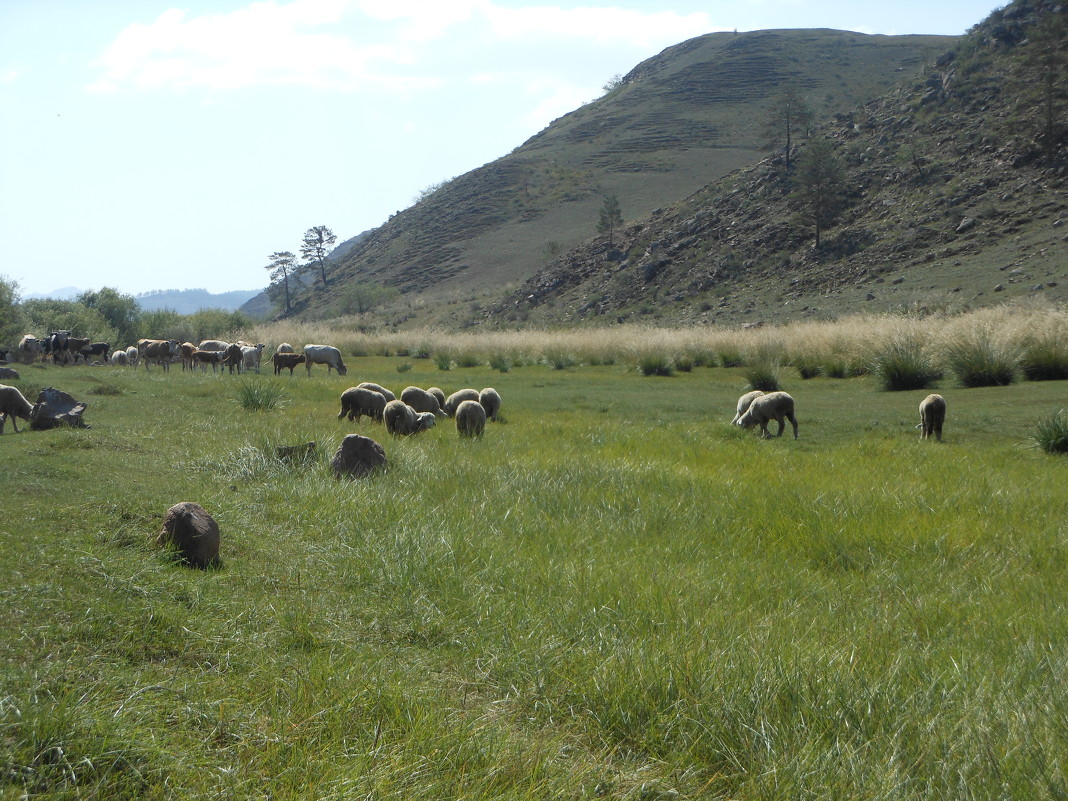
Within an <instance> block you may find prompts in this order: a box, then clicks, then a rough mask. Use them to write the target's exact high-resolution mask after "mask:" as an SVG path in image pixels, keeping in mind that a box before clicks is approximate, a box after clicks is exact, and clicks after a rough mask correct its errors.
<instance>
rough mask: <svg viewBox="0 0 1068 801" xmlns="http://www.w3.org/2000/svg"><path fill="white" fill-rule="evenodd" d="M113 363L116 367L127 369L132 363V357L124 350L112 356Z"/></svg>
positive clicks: (119, 350) (120, 349)
mask: <svg viewBox="0 0 1068 801" xmlns="http://www.w3.org/2000/svg"><path fill="white" fill-rule="evenodd" d="M111 363H112V364H113V365H115V366H116V367H125V366H126V365H127V364H129V363H130V356H129V354H127V353H126V351H124V350H123V349H122V348H119V349H118V350H116V351H115V352H114V353H112V354H111Z"/></svg>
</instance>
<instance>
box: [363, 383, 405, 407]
mask: <svg viewBox="0 0 1068 801" xmlns="http://www.w3.org/2000/svg"><path fill="white" fill-rule="evenodd" d="M356 386H358V387H359V388H360V389H369V390H371V391H372V392H377V393H378V394H379V395H381V396H382V397H383V398H385V399H386V401H387V402H388V401H391V400H396V399H397V396H396V395H394V394H393V393H392V392H390V391H389V390H388V389H386V388H385V387H384V386H382V385H381V384H376V383H374V382H373V381H361V382H360V383H359V384H357V385H356Z"/></svg>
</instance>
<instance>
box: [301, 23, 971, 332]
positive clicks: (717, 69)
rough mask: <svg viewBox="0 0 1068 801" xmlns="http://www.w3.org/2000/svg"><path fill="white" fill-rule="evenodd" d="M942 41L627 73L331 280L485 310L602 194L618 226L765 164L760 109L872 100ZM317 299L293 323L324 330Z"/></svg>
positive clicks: (727, 49)
mask: <svg viewBox="0 0 1068 801" xmlns="http://www.w3.org/2000/svg"><path fill="white" fill-rule="evenodd" d="M954 42H955V38H954V37H944V36H901V37H898V36H866V35H863V34H856V33H848V32H843V31H833V30H783V31H759V32H753V33H741V34H731V33H717V34H710V35H707V36H702V37H699V38H696V39H693V40H690V41H687V42H684V43H682V44H679V45H676V46H674V47H671V48H668V49H667V50H665V51H664V52H663V53H661V54H659V55H657V56H655V57H654V58H651V59H649V60H647V61H645V62H643V63H642V64H639V65H638V66H637V67H635V69H634V70H632V71H631V72H630V73H629V74H628V75H626V76H623V78H622V79H621V80H620V81H619V84H618V86H617V87H616V88H615V89H613V90H612V91H610V92H609V93H608V94H607V95H606V96H604V97H602V98H601V99H599V100H597V101H595V102H592V103H590V104H587V105H585V106H583V107H581V108H579V109H577V110H575V111H574V112H572V113H570V114H567V115H565V116H564V117H561V118H560V119H558V120H556V121H555V122H553V123H552V124H551V125H550V126H549V127H548V128H546V129H545V130H544V131H542V132H540V133H539V134H537V135H536V136H534V137H532V138H531V139H529V140H528V141H527V142H525V143H523V144H522V145H521V146H519V147H517V148H516V149H515V150H514V151H513V152H512V153H510V154H508V155H506V156H504V157H502V158H500V159H497V160H496V161H494V162H492V163H490V164H487V165H485V166H483V167H480V168H478V169H475V170H472V171H471V172H469V173H466V174H464V175H461V176H459V177H457V178H455V179H453V180H452V181H449V182H447V183H446V184H445V185H443V186H442V187H440V188H439V189H438V190H437V191H435V192H433V193H432V194H430V195H429V196H427V197H425V198H423V199H422V200H421V201H420V202H418V203H416V204H415V205H414V206H412V207H411V208H409V209H406V210H404V211H402V212H399V213H398V214H396V215H395V216H394V217H392V218H391V219H390V220H389V221H388V222H386V223H385V224H383V225H382V226H380V227H379V228H377V229H374V230H373V231H371V232H368V234H367V236H366V237H365V238H364V239H363V240H362V241H361V242H359V243H358V244H357V245H356V246H355V247H353V248H352V249H351V250H350V251H349V252H348V253H346V254H345V255H344V256H343V257H342V258H340V259H337V260H336V261H335V264H334V266H333V268H332V270H331V274H330V275H331V280H332V282H333V284H334V287H335V289H337V288H338V287H342V286H344V285H345V284H348V283H352V282H378V283H381V284H384V285H387V286H391V287H396V288H398V289H400V290H402V291H403V292H404V293H406V299H407V300H408V301H409V302H410V303H412V302H414V301H413V299H415V298H416V297H418V302H419V304H420V305H421V306H426V305H431V306H435V307H440V306H441V304H442V303H443V302H444V301H448V300H449V299H454V298H464V299H467V298H470V297H480V298H486V297H491V296H494V295H497V294H499V292H500V290H501V289H502V288H503V287H506V286H508V285H513V286H514V285H517V284H519V283H520V282H522V281H525V280H526V279H528V278H529V277H530V276H531V275H533V274H534V273H536V272H537V271H538V270H539V269H541V268H542V267H544V266H545V264H546V262H547V260H548V259H547V256H546V252H547V249H548V250H550V251H553V250H560V251H566V250H569V249H571V248H572V247H575V246H577V245H579V244H580V243H582V242H583V241H585V240H586V239H588V238H589V237H590V236H591V235H593V234H594V232H595V229H596V223H597V216H598V208H599V206H600V204H601V202H602V198H603V196H604V195H608V194H615V195H617V196H618V197H619V198H620V199H621V201H622V204H623V213H624V214H625V216H626V217H627V219H631V220H633V219H638V218H642V217H645V216H647V215H649V214H650V213H652V212H653V211H654V210H655V209H657V208H661V207H664V206H668V205H670V204H672V203H675V202H676V201H678V200H680V199H682V198H685V197H687V196H688V195H690V194H692V193H693V192H695V191H697V190H699V189H700V188H702V187H704V186H705V185H706V184H708V183H709V181H712V180H714V179H717V178H720V177H722V176H724V175H726V174H728V173H730V172H732V171H734V170H737V169H739V168H741V167H743V166H744V165H747V164H751V163H753V162H754V161H756V160H758V159H759V158H761V157H762V156H763V155H764V154H765V153H766V152H767V150H768V146H767V145H766V144H765V142H764V139H763V133H762V129H763V127H764V121H765V118H766V116H767V114H766V111H767V109H768V108H769V104H771V103H772V102H773V101H774V99H775V97H776V96H777V95H778V94H779V93H780V92H781V91H782V88H783V86H784V85H786V84H795V85H796V86H798V87H799V88H800V89H801V90H802V91H803V92H804V93H805V94H806V96H807V97H808V98H809V99H810V102H811V103H812V104H813V105H814V106H815V107H816V109H817V111H818V112H819V113H820V114H821V115H823V116H828V115H829V114H830V113H832V112H833V111H834V110H838V109H844V108H853V107H854V106H856V105H858V104H860V103H862V102H864V101H867V100H870V99H871V98H873V97H877V96H879V95H881V94H882V93H884V92H885V91H886V90H887V89H888V88H889V87H891V86H893V85H894V84H895V83H896V82H897V81H898V80H900V79H901V78H902V77H903V76H908V75H915V74H917V72H918V70H919V69H920V67H921V66H922V65H923V64H925V63H928V62H929V61H931V60H932V59H934V58H935V57H937V56H938V55H939V54H941V53H943V52H945V51H946V50H948V49H949V48H950V47H951V46H952V45H953V43H954ZM335 299H336V293H333V292H321V291H315V290H314V289H313V290H312V291H311V292H309V293H307V294H306V295H304V296H303V297H302V298H301V299H300V301H299V302H298V304H297V308H298V310H299V312H300V313H302V314H304V315H310V316H329V315H330V314H331V312H332V310H333V308H334V305H333V304H334V301H335Z"/></svg>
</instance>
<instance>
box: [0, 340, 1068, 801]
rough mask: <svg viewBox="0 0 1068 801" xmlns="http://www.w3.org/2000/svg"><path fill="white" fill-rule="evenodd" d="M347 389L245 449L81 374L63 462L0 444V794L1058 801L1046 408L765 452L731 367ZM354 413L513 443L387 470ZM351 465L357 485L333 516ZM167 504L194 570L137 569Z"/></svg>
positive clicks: (1048, 392)
mask: <svg viewBox="0 0 1068 801" xmlns="http://www.w3.org/2000/svg"><path fill="white" fill-rule="evenodd" d="M509 352H510V351H509ZM398 363H404V364H409V365H410V369H409V370H407V371H406V372H405V374H403V377H402V376H400V375H398V373H397V371H396V367H397V365H398ZM348 366H349V373H348V375H347V376H346V377H345V378H338V377H337V376H331V377H328V376H327V375H325V373H316V374H315V375H313V377H312V378H310V379H309V378H306V377H304V376H300V375H297V376H294V377H292V378H290V377H289V376H288V375H283V376H280V377H267V376H263V377H262V378H263V383H266V384H269V385H273V386H278V387H284V390H285V394H286V398H287V400H288V403H287V405H286V406H285V407H284V408H273V409H272V408H261V409H258V410H255V411H248V410H246V409H245V408H243V407H242V406H241V405H240V404H239V403H236V402H235V400H234V399H235V397H236V395H235V393H236V391H237V389H238V387H239V385H240V384H239V382H240V381H242V380H244V379H242V378H238V377H236V376H233V377H231V376H229V375H225V376H212V375H206V374H196V375H193V376H188V375H182V374H181V373H176V372H175V371H171V374H170V375H163V374H162V373H161V372H159V371H156V372H153V373H150V374H145V372H144V371H141V372H137V371H133V370H129V371H123V370H118V369H115V370H110V371H109V372H108V373H106V376H107V385H108V386H109V387H110V388H111V389H110V390H109V392H108V394H106V395H91V396H90V397H91V398H92V400H91V402H90V406H89V409H88V411H87V415H86V421H87V422H89V423H90V424H91V425H92V428H90V429H87V430H73V429H71V430H56V431H50V432H30V433H24V434H19V435H13V434H10V433H9V434H5V435H4V436H3V437H0V449H2V451H3V457H2V458H3V464H4V469H3V471H0V497H3V498H4V504H3V508H2V513H0V536H2V537H3V542H4V544H5V559H4V560H3V562H2V563H0V565H2V566H0V571H2V572H0V587H2V590H0V665H2V668H0V669H2V671H3V673H2V676H3V683H2V685H0V795H2V796H3V797H11V798H20V797H28V798H98V799H120V798H122V799H125V798H173V799H191V798H192V799H196V798H232V799H246V798H248V799H252V798H266V797H270V798H273V799H280V800H282V801H285V800H287V799H307V798H332V799H364V798H378V799H398V800H399V799H428V800H429V799H442V798H465V799H557V798H580V799H581V798H588V799H597V798H600V799H668V798H695V799H696V798H701V799H704V798H708V799H716V798H744V799H781V798H795V797H805V798H864V799H899V798H909V799H912V798H919V799H944V798H961V797H969V798H1028V799H1031V798H1034V799H1053V798H1059V797H1063V793H1064V789H1065V784H1064V780H1065V776H1064V766H1065V765H1066V764H1068V689H1066V688H1068V652H1066V651H1065V649H1064V647H1063V644H1064V642H1065V641H1066V638H1068V614H1066V612H1068V609H1066V597H1065V594H1064V587H1065V586H1066V585H1068V542H1066V539H1065V536H1066V535H1065V529H1064V521H1065V520H1066V519H1068V497H1066V495H1065V493H1064V486H1065V483H1066V479H1068V462H1066V461H1065V459H1064V457H1063V456H1054V455H1048V454H1046V453H1044V452H1042V451H1041V450H1039V449H1038V448H1035V447H1033V446H1032V445H1031V443H1030V437H1031V435H1032V433H1033V432H1034V430H1035V422H1036V421H1038V420H1040V419H1043V418H1044V417H1048V416H1049V414H1050V413H1051V411H1054V410H1056V409H1059V408H1062V406H1063V397H1064V392H1065V387H1064V384H1063V382H1056V381H1045V382H1025V383H1019V384H1015V385H1012V386H1007V387H990V388H979V389H969V390H957V391H955V392H954V393H950V394H949V396H948V400H949V417H948V418H947V421H946V428H945V436H944V441H943V442H941V443H934V442H926V441H925V442H921V441H920V440H919V439H918V436H917V432H916V430H915V428H914V427H913V426H914V424H915V422H916V419H915V417H916V406H917V404H918V402H919V399H920V398H921V397H922V396H923V395H924V394H925V393H926V391H925V390H918V391H913V392H898V393H886V392H879V391H877V389H878V387H877V383H876V379H875V378H874V377H873V376H865V377H860V378H850V379H828V378H822V377H817V378H812V379H810V380H807V381H805V382H804V384H803V386H801V387H797V388H794V387H791V390H792V391H793V393H794V394H795V397H796V399H797V412H798V417H799V421H800V436H801V439H800V440H798V441H796V442H795V441H794V440H792V439H790V438H784V439H777V440H769V441H764V440H761V439H759V438H758V437H757V436H756V435H755V434H754V433H752V432H744V431H741V430H739V429H737V428H735V427H732V426H730V425H729V421H730V419H731V417H732V416H733V413H734V404H735V401H736V399H737V396H738V394H740V392H741V391H744V387H745V384H746V378H745V375H744V372H745V368H726V369H724V368H717V369H712V370H709V369H703V370H694V371H692V372H677V373H675V374H674V375H673V376H671V377H665V378H663V379H652V378H646V377H643V376H641V375H640V374H639V373H638V372H637V371H636V370H634V369H633V366H632V365H631V364H630V363H622V362H621V363H618V364H612V365H600V366H596V367H584V366H581V365H572V366H570V367H568V368H567V369H563V370H557V369H554V365H552V364H547V363H539V364H534V363H529V364H525V365H524V366H523V367H522V368H517V369H512V370H510V371H509V372H507V373H501V372H499V371H496V370H491V369H490V368H489V367H488V366H483V367H466V368H464V367H459V366H458V365H457V366H454V367H452V369H450V371H448V372H442V371H440V370H438V369H437V366H436V364H435V363H434V361H433V360H432V359H429V358H423V359H419V358H414V357H410V356H404V357H402V358H400V359H398V358H396V357H391V358H385V357H365V358H351V359H348ZM100 375H101V373H100V372H99V370H94V369H93V368H83V367H76V368H67V369H64V370H62V371H60V370H52V371H50V372H48V373H47V378H48V380H49V381H50V382H51V383H55V384H56V385H58V386H60V387H61V388H63V389H65V390H67V391H69V392H71V393H72V394H74V395H75V397H81V396H84V395H86V394H88V393H89V391H90V390H91V389H92V388H93V387H95V386H99V385H100V380H101V379H100ZM39 378H40V377H39V376H36V375H35V376H34V380H39ZM40 380H44V379H40ZM363 380H368V381H375V382H377V383H382V384H384V385H386V386H388V387H390V388H392V389H394V390H399V389H400V388H401V384H407V383H412V384H415V385H419V386H427V385H430V384H437V385H439V386H442V387H443V389H445V390H446V392H450V391H453V390H455V389H458V388H461V387H464V386H478V387H481V386H485V385H490V384H492V385H493V386H495V387H496V388H497V389H498V391H499V392H500V393H501V396H502V398H503V400H504V405H503V408H502V412H503V414H504V417H505V418H506V419H507V422H506V423H491V424H489V425H488V426H487V431H486V434H485V437H484V438H483V439H482V440H481V441H470V440H461V439H460V438H459V437H458V436H456V432H455V429H454V428H453V427H452V426H451V425H450V422H451V421H442V423H441V424H440V425H439V426H437V427H435V428H434V429H431V430H430V431H428V432H425V433H424V434H421V435H419V436H417V437H413V438H408V439H396V440H394V439H392V438H390V437H388V436H386V435H385V434H384V432H383V430H382V428H381V426H380V425H379V424H375V423H373V422H371V421H370V420H367V419H366V418H364V419H362V420H361V421H360V422H359V423H356V424H353V423H350V422H347V421H339V420H337V419H336V416H335V415H336V413H337V408H338V406H337V401H338V397H339V395H340V393H341V391H343V390H344V389H345V388H347V387H348V386H350V385H351V384H356V383H359V382H360V381H363ZM160 410H166V413H160ZM843 410H848V413H844V411H843ZM352 432H358V433H362V434H366V435H368V436H372V437H373V438H375V439H376V440H378V441H379V442H381V443H382V444H383V446H384V448H385V449H386V452H387V456H388V458H389V460H390V467H389V469H388V470H386V471H385V472H383V473H380V474H377V475H374V476H372V477H371V478H369V479H366V480H362V481H358V482H350V481H337V480H335V479H334V478H333V476H332V475H331V473H330V471H329V469H328V466H327V460H328V459H329V456H330V455H331V454H332V452H333V450H334V448H336V446H337V444H338V443H339V442H340V441H341V439H342V438H343V437H344V435H346V434H348V433H352ZM308 441H315V442H317V443H318V446H319V447H318V451H317V452H318V454H319V455H318V457H316V458H314V459H312V460H310V461H309V462H307V463H299V462H296V463H295V462H292V461H286V460H282V459H280V458H278V456H277V454H278V447H279V446H281V445H295V444H301V443H305V442H308ZM184 500H192V501H196V502H198V503H201V504H202V505H204V506H205V507H206V508H207V509H208V511H209V512H210V513H211V514H213V515H214V516H215V518H216V519H217V520H218V522H219V525H220V529H221V532H222V558H223V564H222V566H221V568H219V569H217V570H212V571H192V570H188V569H184V568H182V567H180V566H176V565H174V564H173V563H171V562H169V561H168V560H167V559H166V558H165V557H164V556H163V555H162V554H161V553H159V552H158V551H157V550H156V549H155V548H154V547H153V546H152V544H151V543H152V539H153V537H154V535H155V533H156V532H157V531H158V529H159V526H160V523H161V519H162V515H163V513H164V512H165V510H166V509H167V508H168V507H169V506H171V505H172V504H174V503H177V502H179V501H184Z"/></svg>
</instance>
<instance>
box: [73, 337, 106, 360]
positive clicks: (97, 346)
mask: <svg viewBox="0 0 1068 801" xmlns="http://www.w3.org/2000/svg"><path fill="white" fill-rule="evenodd" d="M78 353H79V354H80V355H81V357H82V358H83V359H85V360H86V361H90V360H91V359H92V358H93V357H96V358H98V359H100V360H101V361H103V362H106V361H107V360H108V357H109V355H110V354H111V345H109V344H108V343H107V342H94V343H92V344H91V345H87V346H85V347H84V348H82V349H80V350H79V351H78Z"/></svg>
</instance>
